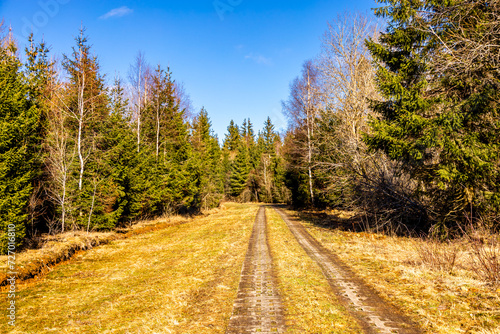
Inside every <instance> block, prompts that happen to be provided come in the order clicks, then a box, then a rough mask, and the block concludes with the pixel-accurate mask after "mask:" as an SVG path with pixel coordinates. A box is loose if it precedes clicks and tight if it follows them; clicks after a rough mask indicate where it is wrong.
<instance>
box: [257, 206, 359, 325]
mask: <svg viewBox="0 0 500 334" xmlns="http://www.w3.org/2000/svg"><path fill="white" fill-rule="evenodd" d="M266 214H267V221H268V232H269V245H270V248H271V253H272V256H273V265H274V266H275V272H276V274H277V276H278V283H279V289H280V294H281V297H282V299H283V303H284V308H285V318H286V323H287V326H289V328H288V332H287V333H300V334H303V333H318V334H320V333H321V334H326V333H360V332H361V330H360V328H359V327H357V323H356V321H355V320H354V319H353V318H352V317H351V316H350V315H349V314H348V313H347V311H346V310H345V309H344V308H343V307H342V306H340V305H339V303H338V300H337V298H336V297H335V295H334V294H333V292H332V290H331V288H330V286H329V285H328V282H327V280H326V278H325V277H324V275H323V273H322V271H321V269H320V268H319V266H318V265H317V264H316V263H315V262H314V261H313V260H312V259H311V258H310V257H309V256H308V255H307V254H306V252H305V251H304V250H303V249H302V247H301V246H300V245H299V244H298V243H297V241H296V239H295V237H294V236H293V235H292V233H291V232H290V230H289V229H288V227H287V226H286V224H285V222H284V221H283V220H282V219H281V217H280V216H279V215H278V214H277V213H276V211H274V210H273V209H266Z"/></svg>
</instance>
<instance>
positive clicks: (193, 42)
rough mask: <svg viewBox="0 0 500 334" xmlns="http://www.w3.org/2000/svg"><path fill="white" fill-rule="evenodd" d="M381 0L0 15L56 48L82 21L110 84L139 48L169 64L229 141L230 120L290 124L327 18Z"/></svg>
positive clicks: (226, 1) (8, 0)
mask: <svg viewBox="0 0 500 334" xmlns="http://www.w3.org/2000/svg"><path fill="white" fill-rule="evenodd" d="M376 6H377V4H376V3H375V1H374V0H357V1H352V0H351V1H346V0H341V1H331V0H330V1H326V0H310V1H307V0H276V1H272V0H215V1H214V0H192V1H191V0H184V1H182V0H177V1H168V0H167V1H138V0H137V1H132V0H131V1H125V0H121V1H118V0H117V1H97V0H85V1H83V0H0V17H3V18H4V20H5V23H6V24H7V25H11V26H12V28H13V30H14V34H15V35H16V37H17V38H18V40H19V41H20V45H21V46H23V45H24V44H23V43H24V42H25V40H26V35H27V34H28V33H29V31H30V30H31V29H33V31H34V33H35V38H36V39H37V40H40V39H42V38H44V39H45V41H46V42H47V43H48V45H49V46H50V47H51V53H52V54H53V55H56V56H59V55H61V54H62V53H65V54H69V53H70V52H71V47H72V46H73V45H74V37H75V36H76V35H77V34H78V31H79V28H80V26H81V25H82V24H83V26H85V27H86V28H87V35H88V36H89V41H90V43H91V44H92V46H93V52H94V53H95V54H96V55H97V56H98V59H99V63H100V65H101V69H102V71H103V72H104V73H106V75H107V79H108V81H109V82H111V81H112V78H113V77H114V76H115V73H118V74H119V75H120V76H121V77H122V78H123V79H126V78H127V72H128V69H129V67H130V64H131V63H132V62H133V61H134V59H135V57H136V55H137V53H138V52H139V51H141V52H143V53H144V54H145V56H146V59H147V60H148V62H149V63H150V64H151V65H153V66H155V65H156V64H158V63H160V64H161V65H162V66H163V67H166V66H170V69H171V71H172V72H173V76H174V78H175V79H176V80H177V81H180V82H183V83H184V86H185V88H186V91H187V93H188V94H189V95H190V97H191V100H192V102H193V105H194V107H195V109H196V110H197V111H198V110H199V109H200V108H201V107H202V106H205V108H206V109H207V111H208V113H209V116H210V118H211V120H212V125H213V129H214V131H215V132H216V133H217V134H218V135H219V138H220V139H221V140H222V139H223V138H224V134H225V132H226V128H227V126H228V124H229V121H230V120H231V119H233V120H234V121H235V122H236V123H237V124H239V125H241V123H242V122H243V119H245V118H250V119H251V121H252V123H253V124H254V129H255V131H256V132H257V131H258V130H259V129H261V128H262V126H263V123H264V121H265V119H266V118H267V116H270V117H271V119H272V120H273V122H274V123H275V124H276V125H277V127H278V128H281V129H284V128H286V119H285V118H284V117H283V116H282V114H281V100H285V99H287V97H288V93H289V83H290V81H291V80H293V78H295V77H296V76H297V75H299V73H300V70H301V66H302V64H303V62H304V61H305V60H307V59H311V58H314V57H315V56H316V55H317V54H318V53H319V51H320V45H321V36H322V35H323V33H324V31H325V30H326V23H327V21H330V20H332V19H334V18H335V17H336V16H337V14H338V13H341V12H344V11H346V10H347V11H360V12H363V13H367V14H369V15H371V13H372V12H371V10H370V8H373V7H376Z"/></svg>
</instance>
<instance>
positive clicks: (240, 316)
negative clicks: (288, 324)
mask: <svg viewBox="0 0 500 334" xmlns="http://www.w3.org/2000/svg"><path fill="white" fill-rule="evenodd" d="M266 225H267V221H266V216H265V209H264V207H260V209H259V211H258V213H257V217H256V219H255V224H254V227H253V231H252V236H251V237H250V243H249V246H248V251H247V254H246V257H245V262H244V264H243V270H242V273H241V281H240V285H239V287H238V296H237V298H236V300H235V302H234V308H233V315H232V316H231V319H230V320H229V325H228V329H227V331H226V333H227V334H243V333H284V332H285V325H284V320H283V310H282V304H281V299H280V297H279V295H278V292H277V286H276V280H275V277H274V274H273V268H272V261H271V254H270V251H269V246H268V242H267V231H266Z"/></svg>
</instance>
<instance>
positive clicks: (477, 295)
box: [288, 211, 500, 334]
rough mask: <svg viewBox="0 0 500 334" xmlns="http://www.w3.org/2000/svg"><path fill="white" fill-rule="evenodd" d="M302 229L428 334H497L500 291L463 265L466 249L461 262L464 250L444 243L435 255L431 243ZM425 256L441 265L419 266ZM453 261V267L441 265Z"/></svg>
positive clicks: (311, 226) (368, 234)
mask: <svg viewBox="0 0 500 334" xmlns="http://www.w3.org/2000/svg"><path fill="white" fill-rule="evenodd" d="M288 213H289V214H291V215H294V212H292V211H288ZM295 216H296V217H297V215H296V214H295ZM303 218H304V216H303ZM303 221H304V220H303ZM304 225H305V226H306V228H307V229H308V231H309V232H310V233H311V234H312V235H313V236H314V237H315V238H316V239H317V240H318V241H320V242H321V243H322V244H323V245H324V246H325V247H326V248H328V249H330V250H332V251H333V252H335V253H336V254H337V255H338V256H339V257H340V258H341V259H342V260H343V261H344V262H345V263H347V264H349V265H350V266H351V267H352V268H353V270H354V271H355V272H356V273H357V274H358V275H359V276H360V277H362V278H363V279H364V280H365V281H366V282H367V283H368V284H370V285H371V286H372V287H373V288H374V289H375V290H377V291H378V292H379V293H380V295H381V296H382V297H384V298H385V299H387V300H389V301H390V302H392V303H393V304H394V305H396V306H397V307H399V308H400V309H401V310H402V311H403V312H405V313H406V314H407V315H409V316H410V317H411V318H413V319H415V320H416V321H418V322H419V323H420V324H421V325H422V327H423V328H425V329H426V330H427V331H428V332H429V333H443V334H445V333H446V334H451V333H484V334H486V333H491V334H493V333H500V289H498V290H497V287H492V286H491V285H489V284H486V283H485V282H484V281H482V280H480V279H478V277H477V275H476V273H474V272H473V271H472V270H470V269H468V267H467V266H466V265H465V263H464V261H465V260H466V257H465V255H464V254H466V251H467V250H463V251H464V252H463V253H461V254H462V255H464V258H460V259H459V258H456V257H455V255H457V256H460V254H458V253H457V254H455V252H457V250H459V249H460V248H461V247H463V245H460V244H459V243H457V244H454V245H449V244H448V245H446V244H445V245H442V246H439V247H441V248H439V249H438V250H436V249H435V247H436V245H435V244H433V243H432V241H426V240H420V239H410V238H401V237H389V236H385V235H380V234H372V233H365V232H361V233H354V232H347V231H342V230H339V229H333V228H325V227H320V226H317V225H313V224H311V223H307V222H304ZM444 247H446V249H445V248H444ZM425 252H427V253H430V254H431V255H432V256H433V257H438V259H437V260H438V262H439V263H440V264H444V265H440V266H437V267H436V265H435V264H434V265H433V266H429V261H423V257H422V255H425ZM454 254H455V255H454ZM439 257H441V260H439ZM424 259H425V258H424ZM452 261H453V265H445V264H446V263H447V262H448V263H452ZM461 264H462V265H461Z"/></svg>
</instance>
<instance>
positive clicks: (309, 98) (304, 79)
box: [282, 61, 322, 205]
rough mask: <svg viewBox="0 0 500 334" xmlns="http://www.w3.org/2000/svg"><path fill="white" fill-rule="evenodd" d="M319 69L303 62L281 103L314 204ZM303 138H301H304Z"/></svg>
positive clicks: (309, 62)
mask: <svg viewBox="0 0 500 334" xmlns="http://www.w3.org/2000/svg"><path fill="white" fill-rule="evenodd" d="M321 95H322V92H321V87H320V81H319V71H318V69H317V68H316V67H315V66H314V64H313V62H312V61H307V62H305V63H304V65H303V68H302V75H301V76H300V77H297V78H296V79H295V80H294V81H293V82H292V84H291V85H290V97H289V99H288V101H285V102H283V103H282V105H283V111H284V113H285V115H286V116H287V117H288V119H289V122H290V128H291V129H292V130H293V131H294V132H295V136H294V137H295V141H296V145H295V148H296V150H297V152H296V153H298V155H299V156H301V158H302V160H303V162H302V163H301V164H300V165H301V168H304V169H306V173H307V183H308V191H309V200H310V202H311V204H313V205H314V186H313V182H314V181H313V168H314V154H315V151H316V144H315V131H316V128H317V119H318V115H319V111H320V108H321ZM304 139H305V140H304Z"/></svg>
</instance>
